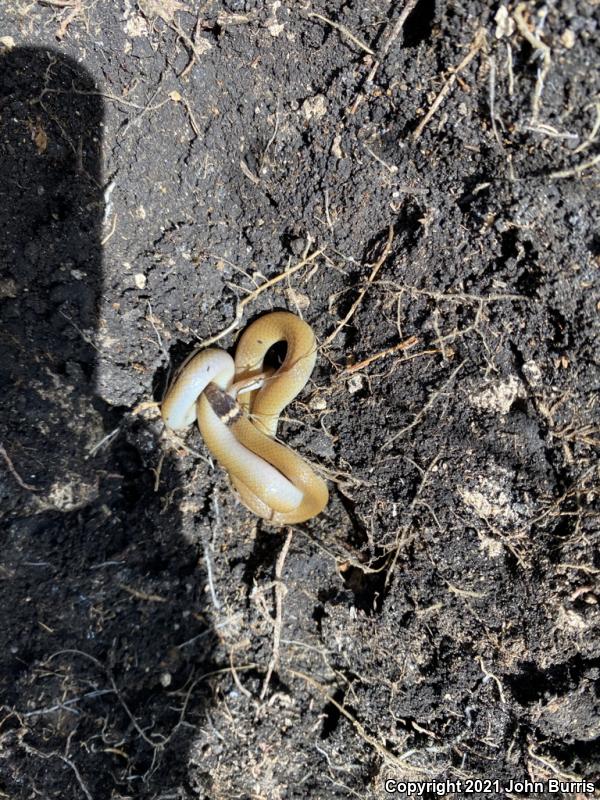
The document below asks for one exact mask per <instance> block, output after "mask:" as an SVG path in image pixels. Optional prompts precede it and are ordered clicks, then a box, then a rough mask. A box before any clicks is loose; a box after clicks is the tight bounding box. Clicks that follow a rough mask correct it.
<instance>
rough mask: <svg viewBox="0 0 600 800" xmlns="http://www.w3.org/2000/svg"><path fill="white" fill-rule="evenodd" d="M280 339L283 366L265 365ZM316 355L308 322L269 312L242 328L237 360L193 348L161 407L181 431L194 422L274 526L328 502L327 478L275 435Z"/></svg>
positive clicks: (312, 513)
mask: <svg viewBox="0 0 600 800" xmlns="http://www.w3.org/2000/svg"><path fill="white" fill-rule="evenodd" d="M280 342H284V343H285V344H286V354H285V357H284V359H283V362H282V364H281V366H279V367H278V368H277V369H272V368H269V367H266V366H265V356H266V355H267V352H268V351H269V350H270V348H271V347H273V345H275V344H278V343H280ZM316 358H317V346H316V339H315V335H314V332H313V330H312V328H311V327H310V325H308V323H306V322H305V321H304V320H302V319H300V318H299V317H297V316H296V315H295V314H292V313H290V312H288V311H273V312H271V313H269V314H266V315H265V316H263V317H260V318H259V319H257V320H255V321H254V322H253V323H251V324H250V325H249V326H248V327H247V328H246V329H245V331H244V332H243V333H242V335H241V337H240V339H239V341H238V343H237V346H236V350H235V358H232V357H231V356H230V355H229V353H227V352H226V351H224V350H220V349H218V348H206V349H204V350H200V351H196V352H194V353H192V355H191V356H190V357H189V358H188V359H187V360H186V361H184V362H183V364H182V365H181V367H180V368H179V370H178V371H177V372H176V374H175V376H174V379H173V381H172V383H171V385H170V386H169V388H168V390H167V393H166V395H165V398H164V400H163V402H162V405H161V414H162V418H163V421H164V423H165V425H166V427H167V428H170V429H172V430H175V431H181V430H184V429H186V428H188V427H189V426H190V425H192V424H193V423H194V422H196V421H197V423H198V427H199V428H200V433H201V434H202V438H203V439H204V442H205V444H206V446H207V448H208V450H209V452H210V453H211V454H212V455H213V456H214V458H215V459H216V461H217V462H218V463H219V464H221V466H222V467H224V469H225V470H226V472H227V473H228V475H229V479H230V481H231V484H232V486H233V487H234V489H235V491H236V492H237V495H238V496H239V498H240V500H241V501H242V503H243V504H244V505H245V506H246V507H247V508H248V509H250V511H252V512H253V513H254V514H256V515H257V516H259V517H262V518H263V519H267V520H269V521H270V522H271V523H272V524H274V525H292V524H295V523H299V522H305V521H306V520H308V519H311V518H312V517H316V516H317V515H318V514H320V513H321V511H323V509H324V508H325V506H326V505H327V503H328V501H329V493H328V490H327V484H326V483H325V481H324V480H323V479H322V478H320V477H319V476H318V475H317V474H316V473H315V471H314V470H313V468H312V467H311V465H310V464H309V463H308V462H307V461H305V460H304V459H303V458H302V457H301V456H299V455H298V454H297V453H296V452H295V451H294V450H292V449H291V448H289V447H287V446H286V445H284V444H283V443H281V442H280V441H278V440H277V438H276V436H277V425H278V422H279V417H280V415H281V412H282V411H283V409H284V408H285V407H286V406H287V405H288V404H289V403H291V402H292V400H294V398H295V397H297V396H298V394H299V393H300V392H301V391H302V389H303V388H304V386H305V385H306V383H307V381H308V379H309V377H310V375H311V374H312V371H313V369H314V366H315V363H316Z"/></svg>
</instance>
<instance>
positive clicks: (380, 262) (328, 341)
mask: <svg viewBox="0 0 600 800" xmlns="http://www.w3.org/2000/svg"><path fill="white" fill-rule="evenodd" d="M393 239H394V227H393V225H390V227H389V228H388V237H387V241H386V243H385V246H384V248H383V252H382V253H381V255H380V256H379V258H378V259H377V261H376V262H375V264H374V265H373V269H372V270H371V274H370V275H369V277H368V278H367V282H366V283H365V285H364V286H363V288H362V289H361V290H360V292H359V293H358V297H357V298H356V300H355V301H354V303H352V305H351V306H350V310H349V311H348V313H347V314H346V316H345V317H344V319H343V320H342V321H341V322H340V323H339V325H338V326H337V328H336V329H335V330H334V331H333V333H331V334H330V335H329V336H328V337H327V338H326V339H325V341H324V342H323V344H322V345H321V347H327V345H329V344H331V342H332V341H333V340H334V339H335V337H336V336H337V335H338V333H339V332H340V331H341V330H342V328H345V327H346V325H347V324H348V323H349V322H350V320H351V319H352V317H353V316H354V314H355V312H356V309H357V308H358V307H359V305H360V304H361V303H362V301H363V298H364V296H365V294H366V293H367V291H368V289H369V286H370V285H371V284H372V283H373V281H374V280H375V278H376V277H377V274H378V272H379V270H380V269H381V267H382V266H383V264H384V263H385V261H386V260H387V257H388V256H389V254H390V252H391V249H392V241H393Z"/></svg>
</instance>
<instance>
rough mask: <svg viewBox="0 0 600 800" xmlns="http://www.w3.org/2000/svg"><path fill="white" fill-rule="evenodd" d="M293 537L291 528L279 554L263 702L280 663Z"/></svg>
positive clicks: (262, 693) (261, 697) (263, 686)
mask: <svg viewBox="0 0 600 800" xmlns="http://www.w3.org/2000/svg"><path fill="white" fill-rule="evenodd" d="M293 535H294V529H293V528H290V529H289V530H288V535H287V536H286V539H285V542H284V543H283V547H282V548H281V552H280V553H279V556H278V558H277V562H276V564H275V622H274V626H273V653H272V655H271V660H270V661H269V666H268V669H267V674H266V676H265V680H264V682H263V685H262V689H261V692H260V699H261V700H264V699H265V695H266V693H267V689H268V688H269V682H270V680H271V675H272V674H273V670H274V669H275V668H276V667H277V664H278V662H279V648H280V644H281V630H282V627H283V598H284V597H285V594H286V591H287V589H286V587H285V584H284V583H283V582H282V575H283V565H284V564H285V559H286V557H287V554H288V552H289V549H290V544H291V543H292V536H293Z"/></svg>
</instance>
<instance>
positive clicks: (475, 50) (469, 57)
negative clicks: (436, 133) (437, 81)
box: [413, 28, 486, 142]
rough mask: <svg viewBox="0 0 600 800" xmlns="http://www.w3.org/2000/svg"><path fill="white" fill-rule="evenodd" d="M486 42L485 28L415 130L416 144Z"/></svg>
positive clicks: (414, 138) (477, 35)
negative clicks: (461, 74)
mask: <svg viewBox="0 0 600 800" xmlns="http://www.w3.org/2000/svg"><path fill="white" fill-rule="evenodd" d="M485 42H486V34H485V28H480V29H479V30H478V31H477V33H476V34H475V38H474V39H473V44H472V45H471V48H470V50H469V52H468V53H467V55H466V56H465V57H464V58H463V60H462V61H461V62H460V64H459V65H458V66H457V67H455V68H454V69H453V70H452V74H451V75H450V77H449V78H448V80H447V81H446V83H445V84H444V85H443V86H442V89H441V91H440V93H439V94H438V96H437V97H436V98H435V100H434V101H433V103H432V104H431V106H430V108H429V111H428V112H427V113H426V114H425V116H424V117H423V119H422V120H421V122H419V124H418V125H417V127H416V128H415V131H414V133H413V141H414V142H416V141H417V139H418V138H419V137H420V136H421V134H422V133H423V130H424V129H425V126H426V125H428V123H429V121H430V120H431V118H432V117H433V115H434V114H435V112H436V111H437V110H438V108H439V107H440V106H441V104H442V102H443V101H444V98H445V97H446V96H447V95H448V94H449V93H450V90H451V89H452V87H453V86H454V84H455V83H456V81H457V80H458V76H459V75H460V73H461V72H462V71H463V70H464V69H466V67H468V65H469V64H470V63H471V61H472V60H473V59H474V58H475V56H476V55H477V53H478V52H479V51H480V50H481V49H482V47H484V46H485Z"/></svg>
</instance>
